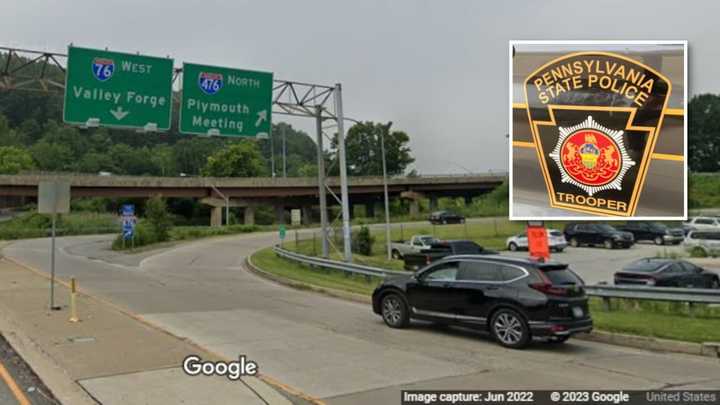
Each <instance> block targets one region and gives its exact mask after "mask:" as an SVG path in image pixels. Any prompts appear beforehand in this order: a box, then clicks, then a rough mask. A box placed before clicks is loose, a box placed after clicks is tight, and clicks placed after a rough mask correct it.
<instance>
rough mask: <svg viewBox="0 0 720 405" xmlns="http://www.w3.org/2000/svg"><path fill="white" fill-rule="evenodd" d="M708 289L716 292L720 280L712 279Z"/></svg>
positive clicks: (719, 286)
mask: <svg viewBox="0 0 720 405" xmlns="http://www.w3.org/2000/svg"><path fill="white" fill-rule="evenodd" d="M710 288H712V289H713V290H717V289H718V288H720V280H718V279H717V278H714V279H713V281H712V282H711V283H710Z"/></svg>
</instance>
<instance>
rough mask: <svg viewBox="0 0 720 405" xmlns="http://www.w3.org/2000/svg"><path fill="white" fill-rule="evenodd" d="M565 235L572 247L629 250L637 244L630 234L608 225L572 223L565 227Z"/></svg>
mask: <svg viewBox="0 0 720 405" xmlns="http://www.w3.org/2000/svg"><path fill="white" fill-rule="evenodd" d="M564 233H565V239H567V240H568V242H569V243H570V246H572V247H578V246H582V245H588V246H596V245H601V246H604V247H605V248H607V249H614V248H616V247H622V248H626V249H627V248H629V247H631V246H632V245H633V244H634V243H635V240H634V238H633V235H632V234H631V233H630V232H624V231H619V230H617V229H615V228H613V227H612V226H610V225H608V224H593V223H580V224H578V223H571V224H568V225H567V226H566V227H565V232H564Z"/></svg>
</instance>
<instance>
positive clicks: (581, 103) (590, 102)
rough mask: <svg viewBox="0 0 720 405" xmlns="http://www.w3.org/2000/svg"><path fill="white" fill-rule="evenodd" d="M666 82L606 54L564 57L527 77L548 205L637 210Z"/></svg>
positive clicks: (668, 85) (595, 210)
mask: <svg viewBox="0 0 720 405" xmlns="http://www.w3.org/2000/svg"><path fill="white" fill-rule="evenodd" d="M671 87H672V86H671V83H670V80H668V79H667V78H665V77H664V76H662V75H661V74H660V73H658V72H657V71H656V70H654V69H653V68H651V67H649V66H647V65H645V64H643V63H640V62H639V61H636V60H634V59H631V58H629V57H627V56H624V55H620V54H615V53H609V52H578V53H572V54H568V55H564V56H562V57H560V58H557V59H555V60H552V61H550V62H549V63H547V64H545V65H543V66H541V67H540V68H538V69H537V70H535V71H534V72H532V73H531V74H530V75H529V76H527V78H526V80H525V82H524V92H525V98H526V100H527V114H528V118H529V123H530V129H531V131H532V136H533V140H534V144H535V147H536V151H537V155H538V159H539V161H540V167H541V169H542V172H543V177H544V179H545V184H546V186H547V190H548V195H549V200H550V205H551V206H552V207H555V208H564V209H568V210H573V211H579V212H584V213H591V214H600V215H612V216H632V215H634V213H635V210H636V208H637V202H638V198H639V195H640V193H641V192H642V187H643V183H644V181H645V176H646V174H647V169H648V165H649V162H650V156H651V154H652V152H653V150H654V147H655V141H656V139H657V135H658V130H659V128H660V126H661V125H662V120H663V116H664V112H665V108H666V106H667V103H668V100H669V98H670V93H671V90H672V89H671Z"/></svg>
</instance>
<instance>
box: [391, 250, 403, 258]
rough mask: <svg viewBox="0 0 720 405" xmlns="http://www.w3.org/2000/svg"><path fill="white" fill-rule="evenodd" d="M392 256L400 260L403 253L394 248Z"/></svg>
mask: <svg viewBox="0 0 720 405" xmlns="http://www.w3.org/2000/svg"><path fill="white" fill-rule="evenodd" d="M391 256H392V258H393V259H395V260H400V259H402V255H401V254H400V252H398V251H397V250H393V251H392V253H391Z"/></svg>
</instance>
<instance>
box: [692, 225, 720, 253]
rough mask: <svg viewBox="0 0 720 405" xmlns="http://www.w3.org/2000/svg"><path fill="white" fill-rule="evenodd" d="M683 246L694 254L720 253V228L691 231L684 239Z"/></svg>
mask: <svg viewBox="0 0 720 405" xmlns="http://www.w3.org/2000/svg"><path fill="white" fill-rule="evenodd" d="M683 248H684V249H685V250H686V251H687V252H689V253H690V254H692V255H693V256H700V257H705V256H713V257H714V256H718V255H720V230H717V231H690V233H688V234H687V236H686V237H685V240H684V241H683Z"/></svg>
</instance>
